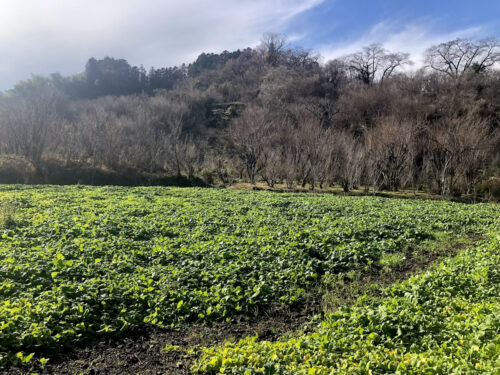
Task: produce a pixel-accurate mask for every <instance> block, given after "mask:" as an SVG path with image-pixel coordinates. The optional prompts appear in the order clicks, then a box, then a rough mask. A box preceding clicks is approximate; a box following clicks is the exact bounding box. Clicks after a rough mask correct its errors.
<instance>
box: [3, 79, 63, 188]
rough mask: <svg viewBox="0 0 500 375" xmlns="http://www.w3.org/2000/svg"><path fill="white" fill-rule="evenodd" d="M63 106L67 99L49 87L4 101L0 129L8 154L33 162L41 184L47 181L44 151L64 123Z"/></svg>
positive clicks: (39, 88) (45, 86)
mask: <svg viewBox="0 0 500 375" xmlns="http://www.w3.org/2000/svg"><path fill="white" fill-rule="evenodd" d="M62 106H63V97H62V96H61V94H60V93H59V92H58V91H56V90H55V89H54V88H52V87H50V86H48V85H44V86H42V87H38V88H36V89H33V90H32V91H31V92H30V93H29V94H25V95H23V96H17V97H12V98H6V99H5V100H3V101H2V108H1V114H0V128H1V129H2V133H3V134H2V137H3V138H4V140H5V145H6V149H7V150H6V151H7V152H8V153H12V154H16V155H20V156H22V157H24V158H25V159H26V160H27V161H28V162H30V163H31V165H32V166H33V168H34V170H35V174H36V179H37V180H38V182H43V178H44V177H43V164H42V157H43V155H44V152H45V151H46V150H47V147H48V146H49V144H50V142H51V141H52V140H53V138H54V136H56V135H57V127H58V126H60V125H61V123H62V116H61V108H62Z"/></svg>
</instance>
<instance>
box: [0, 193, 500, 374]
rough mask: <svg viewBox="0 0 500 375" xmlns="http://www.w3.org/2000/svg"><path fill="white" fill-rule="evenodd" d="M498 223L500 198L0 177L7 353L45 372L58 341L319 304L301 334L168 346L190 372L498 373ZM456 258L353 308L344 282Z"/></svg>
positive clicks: (1, 326) (0, 300) (4, 357)
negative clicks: (43, 182)
mask: <svg viewBox="0 0 500 375" xmlns="http://www.w3.org/2000/svg"><path fill="white" fill-rule="evenodd" d="M499 224H500V206H499V205H494V204H479V205H463V204H458V203H451V202H445V201H424V200H418V201H417V200H400V199H386V198H378V197H339V196H332V195H327V194H323V195H314V194H285V193H283V194H277V193H271V192H264V191H258V192H252V191H230V190H224V189H201V188H191V189H181V188H160V187H148V188H119V187H105V188H97V187H86V186H72V187H50V186H49V187H36V186H33V187H31V186H3V187H0V365H1V366H4V367H8V368H13V366H14V367H16V368H22V367H23V366H24V368H39V369H43V366H50V365H51V363H55V362H57V360H58V358H57V357H58V356H57V353H58V352H61V351H62V350H68V349H73V348H75V347H76V346H78V347H82V346H85V345H94V344H95V343H96V342H103V341H106V340H108V339H110V338H113V337H124V336H127V334H128V333H129V332H136V330H137V328H138V327H145V326H149V327H151V326H154V327H158V328H159V329H170V330H176V329H184V330H187V331H189V327H191V326H194V325H195V324H196V325H199V324H202V325H206V326H210V325H215V324H220V323H224V324H226V326H228V327H231V326H232V325H236V324H237V323H238V322H240V321H242V320H244V321H248V322H255V321H259V319H264V318H265V317H266V316H267V315H266V314H268V312H269V311H274V312H281V313H282V314H286V313H287V312H290V311H299V310H300V309H302V308H303V307H304V306H313V308H311V311H312V313H320V314H321V315H319V316H316V318H315V319H316V320H314V322H313V323H310V324H309V325H308V327H309V328H308V329H307V330H305V331H301V330H298V331H296V332H295V333H291V334H289V335H285V336H283V337H276V338H275V339H274V338H273V340H271V341H265V340H259V339H257V338H255V337H254V338H245V339H243V340H242V341H240V342H239V343H227V344H225V346H224V345H222V346H221V345H219V344H221V343H220V342H216V343H214V345H215V346H214V347H213V348H206V349H200V348H179V347H177V346H175V345H172V346H171V347H170V348H169V349H168V350H165V356H166V357H168V355H169V353H170V352H172V351H173V352H182V353H185V354H182V355H181V354H179V353H178V354H179V355H180V357H182V356H183V355H186V356H189V355H191V356H193V354H192V353H193V352H195V355H194V356H195V357H196V358H195V359H194V360H193V361H192V362H193V364H192V367H191V370H190V371H193V372H195V371H196V372H201V373H209V374H210V373H234V374H240V373H242V374H246V375H247V374H295V373H304V374H323V373H325V374H326V373H328V374H329V373H331V372H332V371H337V372H339V373H360V374H364V373H366V374H370V373H373V374H376V373H385V372H388V371H400V372H403V373H405V371H406V373H443V374H448V373H450V372H449V371H450V369H454V368H463V370H460V371H461V372H460V371H458V372H456V373H457V374H458V373H470V371H476V370H477V371H486V372H488V371H490V373H491V372H492V371H493V373H494V371H495V369H498V368H500V363H499V362H498V355H499V354H500V320H499V317H500V315H499V314H500V310H499V304H498V302H499V300H498V299H499V297H500V294H499V290H500V285H499V284H500V271H499V267H498V264H499V261H500V255H499V254H500V248H499V246H500V245H499V242H500V238H498V236H497V235H496V234H495V233H498V229H499ZM446 244H448V246H446ZM465 247H470V248H471V249H469V250H461V251H459V248H465ZM456 253H458V256H457V257H456V258H453V259H451V260H447V261H445V262H444V263H443V264H442V265H441V266H439V267H434V268H432V269H431V271H430V272H427V273H423V274H421V275H420V276H416V277H414V278H412V279H410V280H409V281H406V282H403V283H397V284H395V285H394V286H392V287H391V286H390V287H387V288H386V289H384V292H374V293H367V294H369V295H368V296H365V297H362V298H361V299H359V300H357V301H354V302H352V303H351V302H349V303H347V302H348V298H344V299H342V298H340V297H341V296H339V295H338V294H335V291H336V290H348V289H349V288H346V285H348V286H349V285H354V286H356V285H357V286H356V288H358V287H359V288H361V289H362V290H363V294H364V293H365V292H366V291H367V290H370V288H371V289H373V290H374V291H379V290H380V285H384V280H383V277H387V279H388V280H390V279H391V275H392V274H394V273H396V271H397V270H398V269H400V268H401V267H402V266H403V265H405V266H408V265H410V266H411V264H422V265H428V263H429V262H428V260H432V259H443V258H444V257H446V256H449V255H454V254H456ZM410 268H411V267H410ZM370 275H371V276H373V275H378V276H382V279H380V280H379V279H377V282H379V284H380V285H378V286H377V285H375V286H374V285H365V286H364V287H361V286H360V285H362V284H363V280H365V276H367V277H368V276H370ZM367 279H368V280H370V278H369V277H368V278H367ZM356 288H354V289H356ZM359 288H358V289H359ZM363 288H364V289H363ZM354 289H353V288H351V289H350V290H351V292H352V290H354ZM356 293H357V292H356V290H354V292H352V293H351V294H352V297H355V298H354V300H356V298H357V297H358V295H356ZM344 297H345V296H344ZM348 297H349V296H348ZM339 300H340V302H339ZM339 304H340V305H342V304H345V306H344V307H342V308H340V309H338V307H339ZM312 315H313V314H311V316H310V318H313V316H312ZM209 346H212V345H209ZM189 353H191V354H189ZM196 353H197V354H196ZM179 355H178V356H179ZM495 361H496V362H495ZM471 366H472V367H471ZM432 369H435V371H434V370H432ZM184 371H187V370H186V369H185V368H184ZM411 371H413V372H411ZM426 371H427V372H426Z"/></svg>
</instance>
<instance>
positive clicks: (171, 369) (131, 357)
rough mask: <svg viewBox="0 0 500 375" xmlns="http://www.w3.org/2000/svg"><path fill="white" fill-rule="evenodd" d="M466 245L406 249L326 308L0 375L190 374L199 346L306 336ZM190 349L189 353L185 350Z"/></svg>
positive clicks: (127, 340) (267, 315)
mask: <svg viewBox="0 0 500 375" xmlns="http://www.w3.org/2000/svg"><path fill="white" fill-rule="evenodd" d="M470 244H471V240H468V241H462V242H461V241H450V242H439V243H438V245H437V246H434V247H433V249H432V250H429V249H426V250H425V251H424V249H423V248H422V247H421V246H422V245H419V246H417V248H414V249H408V250H407V252H406V260H405V261H404V262H402V263H401V264H399V265H396V266H394V267H392V268H390V269H387V268H383V267H380V266H375V267H372V268H371V269H370V270H369V271H367V272H364V273H360V274H359V277H358V278H357V279H354V280H348V281H347V282H345V283H344V284H343V286H339V287H336V288H335V292H333V293H332V296H333V297H334V298H333V299H332V300H333V301H334V302H333V303H327V304H326V305H325V303H321V300H322V295H321V293H319V292H316V293H314V294H311V297H310V298H309V299H308V301H306V302H304V303H302V304H301V305H299V306H295V307H294V308H290V309H288V310H286V311H285V310H280V311H263V312H260V313H259V314H258V318H255V319H244V318H241V319H240V320H239V321H233V322H230V323H213V324H190V325H187V326H186V327H183V328H180V329H178V330H174V329H162V328H158V327H154V326H144V327H140V328H137V329H136V330H134V331H130V332H128V334H127V336H126V337H122V338H111V339H108V340H106V341H102V342H98V343H95V344H90V345H87V346H84V347H79V348H74V349H72V350H71V351H69V352H61V353H59V355H58V356H57V357H55V358H51V360H50V362H49V364H47V365H46V366H45V368H10V369H7V370H4V371H1V370H0V374H9V375H11V374H16V375H17V374H32V373H38V374H89V375H97V374H117V375H118V374H144V375H146V374H148V375H149V374H181V375H182V374H190V370H189V369H190V367H191V364H192V362H193V360H194V359H196V357H197V356H198V355H199V354H200V348H201V347H206V346H215V345H220V344H222V343H224V342H225V341H235V340H238V339H241V338H243V337H246V336H251V335H258V337H259V339H260V340H274V339H277V338H278V337H280V336H283V335H284V334H287V333H291V332H294V331H297V330H300V329H302V330H306V331H307V330H308V329H307V326H308V325H307V326H306V323H308V322H310V321H311V319H312V318H313V317H314V316H317V314H322V313H323V311H322V310H324V309H325V308H327V309H328V310H330V311H331V310H332V309H335V308H336V307H338V306H340V305H346V304H350V303H353V302H354V301H355V300H356V299H357V297H359V296H360V295H363V294H368V295H371V296H377V295H378V294H379V293H380V291H381V290H382V289H383V287H384V286H387V285H389V284H391V283H394V282H396V281H398V280H403V279H406V278H408V277H410V276H411V275H412V274H414V273H416V272H418V271H420V270H422V269H425V268H427V267H429V266H431V265H432V264H433V263H436V262H437V261H438V260H441V259H443V258H444V257H447V256H452V255H454V254H456V253H457V251H458V250H460V249H462V248H465V247H467V246H470ZM374 284H376V285H377V287H376V288H374V287H373V285H374ZM167 346H169V347H170V348H169V349H168V350H166V349H165V348H166V347H167ZM190 348H191V349H193V350H191V351H188V349H190ZM188 353H189V354H188Z"/></svg>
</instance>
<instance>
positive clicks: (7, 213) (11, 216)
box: [0, 201, 17, 229]
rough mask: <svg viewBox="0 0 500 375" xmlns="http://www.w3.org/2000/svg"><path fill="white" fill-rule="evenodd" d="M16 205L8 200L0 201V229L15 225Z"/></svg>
mask: <svg viewBox="0 0 500 375" xmlns="http://www.w3.org/2000/svg"><path fill="white" fill-rule="evenodd" d="M16 217H17V211H16V207H15V206H14V205H13V204H12V203H9V202H4V201H0V229H2V228H10V227H14V226H15V225H16Z"/></svg>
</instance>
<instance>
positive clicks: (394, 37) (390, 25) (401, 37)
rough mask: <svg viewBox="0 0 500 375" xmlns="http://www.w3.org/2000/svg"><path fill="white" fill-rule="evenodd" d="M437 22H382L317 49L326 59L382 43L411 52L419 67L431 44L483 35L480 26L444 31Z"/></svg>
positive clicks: (395, 50)
mask: <svg viewBox="0 0 500 375" xmlns="http://www.w3.org/2000/svg"><path fill="white" fill-rule="evenodd" d="M435 25H436V21H433V20H425V21H418V22H414V23H409V24H406V25H401V24H399V23H397V22H390V21H385V22H380V23H377V24H375V25H374V26H373V27H372V28H371V29H370V30H369V31H368V32H367V33H365V34H364V35H362V36H361V37H360V38H358V39H355V40H350V41H345V42H342V43H337V44H334V45H323V46H321V47H319V48H318V49H319V51H320V53H321V54H322V55H323V57H324V59H325V61H328V60H331V59H334V58H338V57H341V56H344V55H347V54H350V53H353V52H356V51H359V50H360V49H361V48H362V47H364V46H367V45H370V44H373V43H382V44H383V45H384V47H385V48H386V49H388V50H390V51H394V52H407V53H409V54H410V58H411V60H412V61H413V62H414V63H415V65H413V68H420V67H422V66H423V65H424V62H423V55H424V52H425V50H426V49H427V48H429V47H430V46H432V45H436V44H439V43H442V42H445V41H448V40H453V39H455V38H459V37H462V38H463V37H476V36H478V35H481V34H482V28H481V27H480V26H477V27H470V28H466V29H460V30H455V31H452V32H446V33H441V32H436V31H434V30H435V29H436V28H435Z"/></svg>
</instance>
